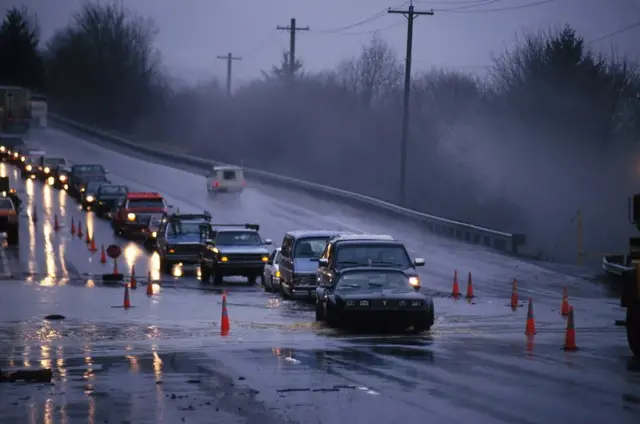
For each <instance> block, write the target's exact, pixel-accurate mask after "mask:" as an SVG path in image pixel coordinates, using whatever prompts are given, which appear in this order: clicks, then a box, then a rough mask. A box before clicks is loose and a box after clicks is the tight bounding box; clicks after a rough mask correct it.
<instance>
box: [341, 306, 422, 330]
mask: <svg viewBox="0 0 640 424" xmlns="http://www.w3.org/2000/svg"><path fill="white" fill-rule="evenodd" d="M426 314H427V310H426V309H420V310H417V311H411V310H392V311H388V310H387V311H385V310H365V309H363V308H358V309H355V310H354V309H346V308H345V309H343V310H342V312H341V313H340V315H341V318H342V319H343V320H344V321H345V322H348V323H353V324H359V325H363V324H367V325H376V326H384V325H390V326H394V327H395V326H398V327H408V326H410V325H414V324H416V323H421V322H422V321H424V319H425V316H426Z"/></svg>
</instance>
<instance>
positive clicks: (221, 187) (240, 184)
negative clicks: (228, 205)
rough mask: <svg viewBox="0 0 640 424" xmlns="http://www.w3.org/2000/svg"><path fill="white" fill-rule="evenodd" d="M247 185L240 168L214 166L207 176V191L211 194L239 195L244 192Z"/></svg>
mask: <svg viewBox="0 0 640 424" xmlns="http://www.w3.org/2000/svg"><path fill="white" fill-rule="evenodd" d="M245 185H246V183H245V181H244V174H243V172H242V168H240V167H239V166H233V165H220V166H214V167H212V168H211V171H209V173H208V174H207V191H208V192H209V193H213V194H217V193H220V192H224V193H239V192H242V190H244V187H245Z"/></svg>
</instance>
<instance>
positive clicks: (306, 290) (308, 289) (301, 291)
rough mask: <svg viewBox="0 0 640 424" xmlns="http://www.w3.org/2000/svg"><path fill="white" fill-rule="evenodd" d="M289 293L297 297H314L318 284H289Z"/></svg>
mask: <svg viewBox="0 0 640 424" xmlns="http://www.w3.org/2000/svg"><path fill="white" fill-rule="evenodd" d="M288 289H289V290H288V292H289V295H290V296H291V297H293V298H296V299H312V298H315V297H316V286H315V285H314V286H311V285H306V284H305V285H303V284H297V285H293V286H292V285H289V286H288Z"/></svg>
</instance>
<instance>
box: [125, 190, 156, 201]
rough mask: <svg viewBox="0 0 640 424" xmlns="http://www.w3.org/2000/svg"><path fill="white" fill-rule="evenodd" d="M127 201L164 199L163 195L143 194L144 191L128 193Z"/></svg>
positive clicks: (154, 193)
mask: <svg viewBox="0 0 640 424" xmlns="http://www.w3.org/2000/svg"><path fill="white" fill-rule="evenodd" d="M127 199H129V200H136V199H139V200H142V199H149V200H153V199H162V195H161V194H160V193H156V192H142V191H133V192H132V191H130V192H129V193H127Z"/></svg>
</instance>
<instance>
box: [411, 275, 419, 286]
mask: <svg viewBox="0 0 640 424" xmlns="http://www.w3.org/2000/svg"><path fill="white" fill-rule="evenodd" d="M409 284H411V285H412V286H413V287H420V279H419V278H418V277H409Z"/></svg>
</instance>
